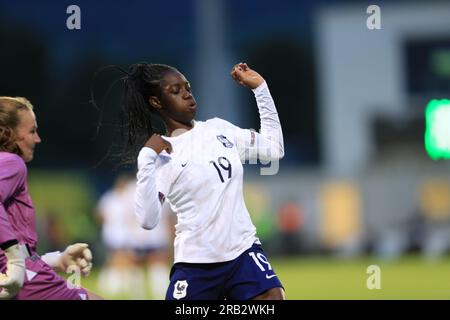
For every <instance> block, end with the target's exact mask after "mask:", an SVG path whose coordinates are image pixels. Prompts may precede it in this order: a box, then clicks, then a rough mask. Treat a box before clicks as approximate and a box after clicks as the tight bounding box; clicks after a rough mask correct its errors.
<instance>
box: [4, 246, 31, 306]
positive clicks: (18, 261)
mask: <svg viewBox="0 0 450 320" xmlns="http://www.w3.org/2000/svg"><path fill="white" fill-rule="evenodd" d="M4 253H5V256H6V258H7V259H8V262H7V265H6V268H7V270H6V274H4V273H0V299H11V298H13V297H14V296H15V295H16V294H18V293H19V291H20V288H22V286H23V283H24V282H25V259H26V258H27V257H29V254H28V252H27V250H26V247H25V246H23V245H19V244H15V245H12V246H11V247H9V248H8V249H5V250H4Z"/></svg>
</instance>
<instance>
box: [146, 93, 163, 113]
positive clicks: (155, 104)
mask: <svg viewBox="0 0 450 320" xmlns="http://www.w3.org/2000/svg"><path fill="white" fill-rule="evenodd" d="M148 103H150V105H151V106H152V107H153V108H155V109H156V110H157V111H159V110H161V108H162V105H161V102H160V101H159V99H158V97H157V96H150V97H149V98H148Z"/></svg>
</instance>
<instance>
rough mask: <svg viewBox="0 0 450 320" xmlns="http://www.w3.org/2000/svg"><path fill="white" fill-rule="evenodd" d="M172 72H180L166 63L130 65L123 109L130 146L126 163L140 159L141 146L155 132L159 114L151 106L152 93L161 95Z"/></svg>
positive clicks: (125, 84) (124, 154)
mask: <svg viewBox="0 0 450 320" xmlns="http://www.w3.org/2000/svg"><path fill="white" fill-rule="evenodd" d="M169 71H177V69H175V68H174V67H171V66H168V65H164V64H148V63H136V64H134V65H132V66H131V67H130V68H129V71H128V76H126V77H125V81H124V94H123V102H122V111H123V113H124V115H125V117H126V119H125V122H124V125H123V126H122V128H127V131H128V132H127V139H126V140H127V145H126V146H125V149H124V150H123V151H122V163H123V164H129V163H132V162H135V161H136V158H137V155H138V153H139V151H140V149H141V148H142V147H143V146H144V144H145V142H146V141H147V140H148V138H150V136H151V135H152V134H153V133H154V132H155V129H154V128H153V126H152V116H153V115H157V113H156V111H155V109H154V108H153V107H152V106H151V105H150V103H149V98H150V96H156V97H160V89H161V88H160V82H161V80H162V78H163V77H164V75H165V74H166V73H167V72H169Z"/></svg>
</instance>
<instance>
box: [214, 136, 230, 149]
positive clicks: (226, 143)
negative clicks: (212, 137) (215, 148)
mask: <svg viewBox="0 0 450 320" xmlns="http://www.w3.org/2000/svg"><path fill="white" fill-rule="evenodd" d="M217 140H219V141H220V142H221V143H222V144H223V146H224V147H225V148H233V143H231V142H230V140H228V139H227V137H225V136H224V135H223V134H221V135H218V136H217Z"/></svg>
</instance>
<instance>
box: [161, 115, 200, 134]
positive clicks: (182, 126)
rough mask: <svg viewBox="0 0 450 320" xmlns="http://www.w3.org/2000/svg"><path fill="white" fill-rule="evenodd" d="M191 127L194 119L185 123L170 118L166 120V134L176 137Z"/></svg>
mask: <svg viewBox="0 0 450 320" xmlns="http://www.w3.org/2000/svg"><path fill="white" fill-rule="evenodd" d="M193 127H194V120H192V121H191V123H189V124H186V123H182V122H177V121H175V120H172V119H170V120H168V121H166V136H168V137H176V136H179V135H180V134H183V133H185V132H186V131H189V130H191V129H192V128H193Z"/></svg>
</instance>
